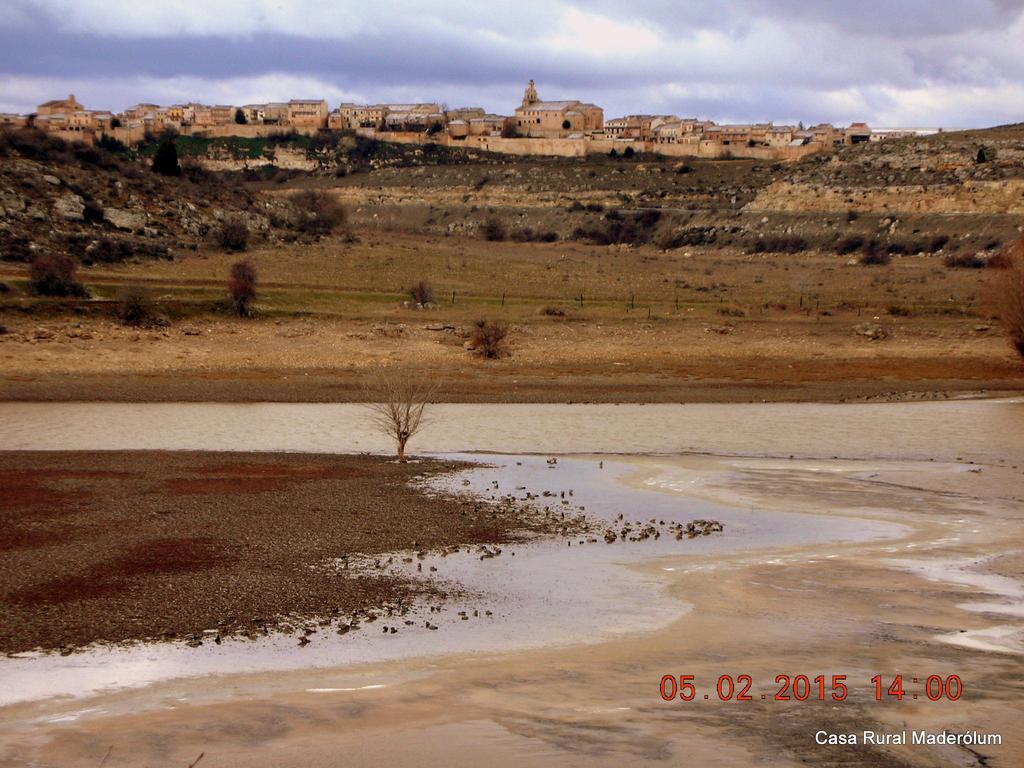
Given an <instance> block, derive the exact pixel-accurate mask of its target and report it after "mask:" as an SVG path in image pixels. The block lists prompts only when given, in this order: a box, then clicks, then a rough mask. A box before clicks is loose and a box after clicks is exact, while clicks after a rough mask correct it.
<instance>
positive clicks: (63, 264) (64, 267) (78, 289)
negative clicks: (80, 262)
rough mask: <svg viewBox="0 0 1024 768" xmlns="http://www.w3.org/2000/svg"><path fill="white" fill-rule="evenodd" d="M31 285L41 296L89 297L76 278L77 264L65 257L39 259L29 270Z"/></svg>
mask: <svg viewBox="0 0 1024 768" xmlns="http://www.w3.org/2000/svg"><path fill="white" fill-rule="evenodd" d="M29 285H30V286H31V288H32V291H33V293H36V294H37V295H39V296H72V297H75V298H85V297H87V296H88V295H89V292H88V291H87V290H86V289H85V286H84V285H82V284H81V283H80V282H78V280H77V279H76V278H75V262H73V261H72V260H71V259H70V258H69V257H67V256H63V255H57V254H54V255H44V256H39V257H37V258H36V259H35V261H33V262H32V266H31V267H30V268H29Z"/></svg>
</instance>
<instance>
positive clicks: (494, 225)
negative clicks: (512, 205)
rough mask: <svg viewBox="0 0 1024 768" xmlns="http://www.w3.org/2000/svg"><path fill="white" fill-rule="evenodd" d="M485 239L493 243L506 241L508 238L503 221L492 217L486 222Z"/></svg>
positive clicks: (484, 227) (484, 228)
mask: <svg viewBox="0 0 1024 768" xmlns="http://www.w3.org/2000/svg"><path fill="white" fill-rule="evenodd" d="M483 233H484V239H485V240H490V241H491V242H498V241H501V240H504V239H505V237H506V236H507V233H506V232H505V225H504V224H502V223H501V221H500V220H499V219H498V218H497V217H495V216H492V217H491V218H489V219H487V221H485V222H484V226H483Z"/></svg>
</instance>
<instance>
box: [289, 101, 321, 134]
mask: <svg viewBox="0 0 1024 768" xmlns="http://www.w3.org/2000/svg"><path fill="white" fill-rule="evenodd" d="M288 124H289V125H294V126H295V127H297V128H326V127H327V102H326V101H324V100H323V99H292V100H291V101H289V102H288Z"/></svg>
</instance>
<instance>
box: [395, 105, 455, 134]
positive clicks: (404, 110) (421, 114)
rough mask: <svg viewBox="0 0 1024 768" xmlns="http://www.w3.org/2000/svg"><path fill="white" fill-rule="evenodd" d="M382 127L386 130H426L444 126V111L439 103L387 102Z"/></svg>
mask: <svg viewBox="0 0 1024 768" xmlns="http://www.w3.org/2000/svg"><path fill="white" fill-rule="evenodd" d="M385 107H386V109H387V114H386V115H385V116H384V129H385V130H388V131H426V130H430V129H431V128H433V127H434V126H437V127H438V128H442V127H444V122H445V121H444V112H443V111H442V110H441V106H440V105H439V104H429V103H425V104H387V105H385Z"/></svg>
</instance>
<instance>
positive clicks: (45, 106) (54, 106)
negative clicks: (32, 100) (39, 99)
mask: <svg viewBox="0 0 1024 768" xmlns="http://www.w3.org/2000/svg"><path fill="white" fill-rule="evenodd" d="M82 111H85V107H84V106H82V105H81V104H79V103H78V100H77V99H76V98H75V94H73V93H69V94H68V97H67V98H66V99H53V100H51V101H46V102H43V103H42V104H40V105H39V106H38V107H36V114H37V115H67V114H70V113H71V112H82Z"/></svg>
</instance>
